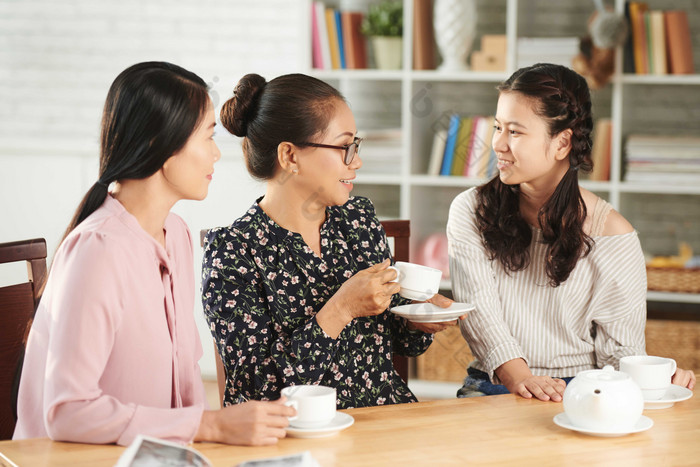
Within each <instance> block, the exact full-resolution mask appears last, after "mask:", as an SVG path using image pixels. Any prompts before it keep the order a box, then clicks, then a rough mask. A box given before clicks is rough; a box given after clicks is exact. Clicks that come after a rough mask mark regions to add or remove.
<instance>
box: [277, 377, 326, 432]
mask: <svg viewBox="0 0 700 467" xmlns="http://www.w3.org/2000/svg"><path fill="white" fill-rule="evenodd" d="M282 395H283V396H285V397H286V398H287V402H285V404H286V405H288V406H290V407H294V408H295V409H296V411H297V414H296V416H294V417H290V418H289V424H290V425H291V426H294V427H297V428H320V427H322V426H324V425H328V424H329V423H330V422H331V420H333V417H335V405H336V402H335V401H336V393H335V388H330V387H328V386H318V385H313V384H304V385H299V386H288V387H286V388H284V389H282Z"/></svg>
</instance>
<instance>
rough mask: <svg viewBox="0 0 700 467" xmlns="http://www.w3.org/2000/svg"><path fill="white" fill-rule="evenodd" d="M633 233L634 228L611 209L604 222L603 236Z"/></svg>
mask: <svg viewBox="0 0 700 467" xmlns="http://www.w3.org/2000/svg"><path fill="white" fill-rule="evenodd" d="M633 231H634V227H632V224H630V223H629V221H628V220H627V219H625V218H624V217H623V216H622V214H620V213H619V212H617V211H616V210H614V209H612V210H611V211H610V213H609V214H608V218H607V219H606V220H605V226H604V227H603V236H604V237H608V236H612V235H623V234H626V233H630V232H633Z"/></svg>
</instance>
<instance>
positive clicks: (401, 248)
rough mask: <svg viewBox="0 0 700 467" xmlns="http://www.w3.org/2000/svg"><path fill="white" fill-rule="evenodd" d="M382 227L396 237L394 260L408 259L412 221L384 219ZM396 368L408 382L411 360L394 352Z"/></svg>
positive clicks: (389, 236) (392, 236)
mask: <svg viewBox="0 0 700 467" xmlns="http://www.w3.org/2000/svg"><path fill="white" fill-rule="evenodd" d="M382 227H384V232H386V236H387V238H393V239H394V251H393V253H394V260H395V261H408V258H409V239H410V237H411V221H409V220H395V221H383V222H382ZM392 360H393V362H394V368H395V369H396V372H397V373H398V374H399V376H401V378H402V379H403V380H404V381H406V382H408V376H409V360H408V357H404V356H403V355H399V354H394V357H393V359H392Z"/></svg>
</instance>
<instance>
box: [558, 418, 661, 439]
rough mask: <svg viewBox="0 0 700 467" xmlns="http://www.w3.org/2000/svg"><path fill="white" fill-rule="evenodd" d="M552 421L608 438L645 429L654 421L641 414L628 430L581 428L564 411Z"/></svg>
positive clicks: (570, 428)
mask: <svg viewBox="0 0 700 467" xmlns="http://www.w3.org/2000/svg"><path fill="white" fill-rule="evenodd" d="M554 423H556V424H557V425H559V426H560V427H562V428H566V429H567V430H573V431H578V432H579V433H584V434H587V435H591V436H602V437H609V438H612V437H615V436H624V435H629V434H630V433H639V432H641V431H646V430H648V429H649V428H651V427H652V426H654V421H653V420H652V419H651V418H649V417H645V416H644V415H642V416H640V417H639V420H638V421H637V423H635V424H634V427H632V428H631V429H628V430H623V431H618V430H592V429H589V428H581V427H578V426H576V425H574V424H573V423H571V421H570V420H569V417H567V416H566V412H562V413H560V414H557V415H555V416H554Z"/></svg>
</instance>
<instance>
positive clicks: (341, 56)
mask: <svg viewBox="0 0 700 467" xmlns="http://www.w3.org/2000/svg"><path fill="white" fill-rule="evenodd" d="M333 15H334V16H335V34H336V36H337V37H338V60H340V68H341V69H343V70H344V69H345V68H347V65H346V64H345V44H343V22H342V18H341V16H340V10H338V9H334V10H333Z"/></svg>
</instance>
